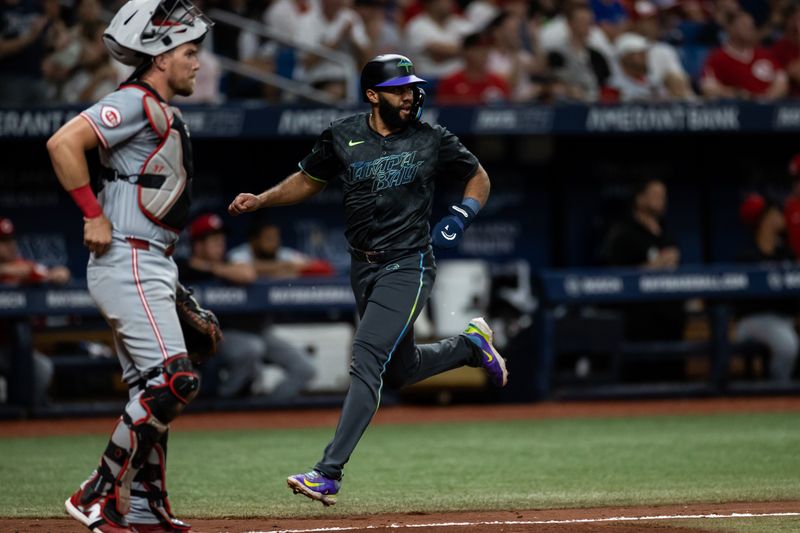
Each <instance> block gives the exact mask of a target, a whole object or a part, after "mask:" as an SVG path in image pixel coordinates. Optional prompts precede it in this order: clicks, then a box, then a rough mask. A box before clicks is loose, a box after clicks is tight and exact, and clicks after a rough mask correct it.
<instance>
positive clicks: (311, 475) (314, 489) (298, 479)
mask: <svg viewBox="0 0 800 533" xmlns="http://www.w3.org/2000/svg"><path fill="white" fill-rule="evenodd" d="M286 483H287V484H288V485H289V488H290V489H292V491H294V493H295V494H298V493H299V494H302V495H303V496H306V497H308V498H311V499H312V500H317V501H320V502H322V505H324V506H325V507H329V506H331V505H334V504H335V503H336V494H337V493H338V492H339V487H340V486H341V484H342V482H341V481H339V480H338V479H331V478H328V477H325V476H323V475H322V474H320V473H319V472H317V471H316V470H312V471H311V472H307V473H305V474H295V475H293V476H289V477H288V478H287V479H286Z"/></svg>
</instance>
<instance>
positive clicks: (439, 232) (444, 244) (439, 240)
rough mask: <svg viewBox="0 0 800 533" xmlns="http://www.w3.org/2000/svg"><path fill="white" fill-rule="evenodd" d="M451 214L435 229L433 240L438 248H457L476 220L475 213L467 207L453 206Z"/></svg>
mask: <svg viewBox="0 0 800 533" xmlns="http://www.w3.org/2000/svg"><path fill="white" fill-rule="evenodd" d="M449 211H450V214H449V215H447V216H446V217H444V218H443V219H442V220H440V221H439V223H438V224H436V226H434V228H433V235H432V237H431V240H432V241H433V245H434V246H436V247H437V248H444V249H447V248H455V247H456V246H458V243H459V242H461V239H462V237H464V231H466V229H467V226H469V225H470V223H471V222H472V219H474V218H475V212H474V211H472V209H470V208H469V207H467V206H465V205H463V204H462V205H451V206H450V209H449Z"/></svg>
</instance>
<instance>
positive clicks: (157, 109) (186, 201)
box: [137, 93, 194, 232]
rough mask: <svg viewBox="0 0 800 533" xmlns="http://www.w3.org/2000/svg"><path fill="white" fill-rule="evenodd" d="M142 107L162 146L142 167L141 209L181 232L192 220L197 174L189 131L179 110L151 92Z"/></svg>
mask: <svg viewBox="0 0 800 533" xmlns="http://www.w3.org/2000/svg"><path fill="white" fill-rule="evenodd" d="M142 104H143V106H144V112H145V115H146V116H147V120H148V122H149V123H150V127H151V128H152V129H153V131H154V132H155V134H156V135H157V136H158V138H159V143H158V146H157V147H156V149H155V150H154V151H153V153H151V154H150V156H149V157H148V158H147V160H146V161H145V162H144V165H142V169H141V173H140V180H139V182H138V183H137V187H138V196H139V209H141V210H142V213H144V215H145V216H146V217H147V218H149V219H150V220H152V221H153V222H155V223H156V224H158V225H160V226H164V227H166V228H168V229H171V230H175V231H178V232H180V231H181V230H182V229H183V228H184V227H185V226H186V223H187V222H188V218H189V208H190V207H191V196H192V194H191V192H192V191H191V187H192V177H193V174H194V168H193V165H192V144H191V141H190V140H189V131H188V129H187V127H186V124H185V123H184V122H183V120H182V118H181V115H180V111H179V110H178V109H177V108H175V107H170V106H168V105H166V104H164V103H162V102H160V101H159V100H158V99H156V98H155V97H154V96H152V95H151V94H149V93H145V95H144V97H143V98H142Z"/></svg>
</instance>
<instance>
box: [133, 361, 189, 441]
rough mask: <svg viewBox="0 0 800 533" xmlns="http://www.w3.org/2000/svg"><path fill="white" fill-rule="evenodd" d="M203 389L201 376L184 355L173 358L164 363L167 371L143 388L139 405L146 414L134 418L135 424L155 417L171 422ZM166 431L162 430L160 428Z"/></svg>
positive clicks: (158, 419)
mask: <svg viewBox="0 0 800 533" xmlns="http://www.w3.org/2000/svg"><path fill="white" fill-rule="evenodd" d="M199 390H200V376H199V374H198V373H197V372H196V371H195V369H194V367H193V366H192V362H191V361H190V360H189V358H188V357H187V356H186V355H185V354H181V355H176V356H174V357H170V358H169V359H167V360H166V361H165V362H164V370H163V372H162V374H161V375H160V376H159V377H158V378H157V380H156V383H155V384H149V383H148V385H147V387H146V388H145V389H144V394H143V395H142V398H141V400H140V402H139V403H140V404H141V406H142V408H143V409H144V411H145V412H144V413H138V414H139V415H140V417H139V418H133V424H134V425H138V424H141V423H146V422H147V419H148V418H149V417H155V419H156V420H157V421H158V422H161V423H162V424H165V425H166V424H169V423H170V422H172V421H173V420H175V419H176V418H177V417H178V415H179V414H180V413H181V411H183V408H184V407H185V406H186V404H188V403H189V402H190V401H192V400H193V399H194V398H195V396H197V392H198V391H199ZM161 433H163V431H161Z"/></svg>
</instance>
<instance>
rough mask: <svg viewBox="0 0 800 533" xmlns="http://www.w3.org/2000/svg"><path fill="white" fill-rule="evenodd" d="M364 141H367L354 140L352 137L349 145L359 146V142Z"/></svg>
mask: <svg viewBox="0 0 800 533" xmlns="http://www.w3.org/2000/svg"><path fill="white" fill-rule="evenodd" d="M363 142H366V141H354V140H353V139H350V140H349V141H347V146H358V145H359V144H361V143H363Z"/></svg>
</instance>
